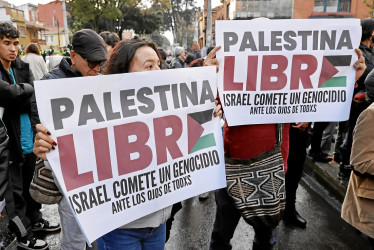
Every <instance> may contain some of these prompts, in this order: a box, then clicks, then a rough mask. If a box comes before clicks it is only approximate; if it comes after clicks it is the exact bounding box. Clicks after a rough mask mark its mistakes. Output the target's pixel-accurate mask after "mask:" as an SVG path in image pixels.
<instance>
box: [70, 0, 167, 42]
mask: <svg viewBox="0 0 374 250" xmlns="http://www.w3.org/2000/svg"><path fill="white" fill-rule="evenodd" d="M150 3H151V4H153V5H154V6H158V7H159V8H158V9H154V8H149V7H147V6H146V5H145V4H144V3H142V1H141V0H69V2H68V8H69V10H70V13H71V14H72V16H71V18H69V24H70V26H71V27H72V28H73V29H74V28H75V29H80V28H87V27H89V28H92V29H94V30H95V31H96V32H100V31H104V30H108V31H112V32H118V35H119V36H120V38H122V31H123V30H124V29H134V30H135V32H136V33H138V34H142V35H144V34H150V33H152V32H153V31H154V30H159V28H160V25H161V24H162V11H163V10H165V9H167V8H169V7H170V3H169V0H151V2H150Z"/></svg>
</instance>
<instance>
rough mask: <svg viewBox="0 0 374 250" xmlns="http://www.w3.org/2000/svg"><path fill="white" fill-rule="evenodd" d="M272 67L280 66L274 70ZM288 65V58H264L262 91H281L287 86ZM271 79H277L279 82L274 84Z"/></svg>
mask: <svg viewBox="0 0 374 250" xmlns="http://www.w3.org/2000/svg"><path fill="white" fill-rule="evenodd" d="M272 65H278V67H277V68H276V69H272ZM287 65H288V61H287V57H285V56H280V55H275V56H263V58H262V72H261V90H280V89H283V88H284V87H285V86H286V84H287V76H286V74H285V73H284V71H285V70H286V68H287ZM271 77H276V78H277V80H276V81H274V82H272V81H271Z"/></svg>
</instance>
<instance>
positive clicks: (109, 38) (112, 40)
mask: <svg viewBox="0 0 374 250" xmlns="http://www.w3.org/2000/svg"><path fill="white" fill-rule="evenodd" d="M99 36H101V37H102V38H103V39H104V42H105V43H106V44H107V45H109V46H111V47H112V48H114V46H115V45H116V43H118V42H119V41H120V39H119V36H118V35H117V34H116V33H114V32H109V31H103V32H101V33H100V34H99Z"/></svg>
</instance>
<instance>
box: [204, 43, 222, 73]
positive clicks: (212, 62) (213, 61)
mask: <svg viewBox="0 0 374 250" xmlns="http://www.w3.org/2000/svg"><path fill="white" fill-rule="evenodd" d="M220 49H221V46H217V47H215V48H214V49H213V50H212V51H211V52H210V53H209V54H208V55H207V57H206V58H205V60H204V66H216V69H217V72H218V69H219V67H218V59H217V58H216V53H217V51H218V50H220Z"/></svg>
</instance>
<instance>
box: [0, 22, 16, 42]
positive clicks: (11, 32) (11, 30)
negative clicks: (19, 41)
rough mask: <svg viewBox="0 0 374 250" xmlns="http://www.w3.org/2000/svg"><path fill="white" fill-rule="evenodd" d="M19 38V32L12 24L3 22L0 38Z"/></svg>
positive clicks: (0, 25) (0, 26)
mask: <svg viewBox="0 0 374 250" xmlns="http://www.w3.org/2000/svg"><path fill="white" fill-rule="evenodd" d="M4 37H6V38H13V39H14V38H18V37H19V31H18V30H17V29H16V28H15V27H14V26H13V24H12V23H10V22H1V23H0V38H1V39H4Z"/></svg>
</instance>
